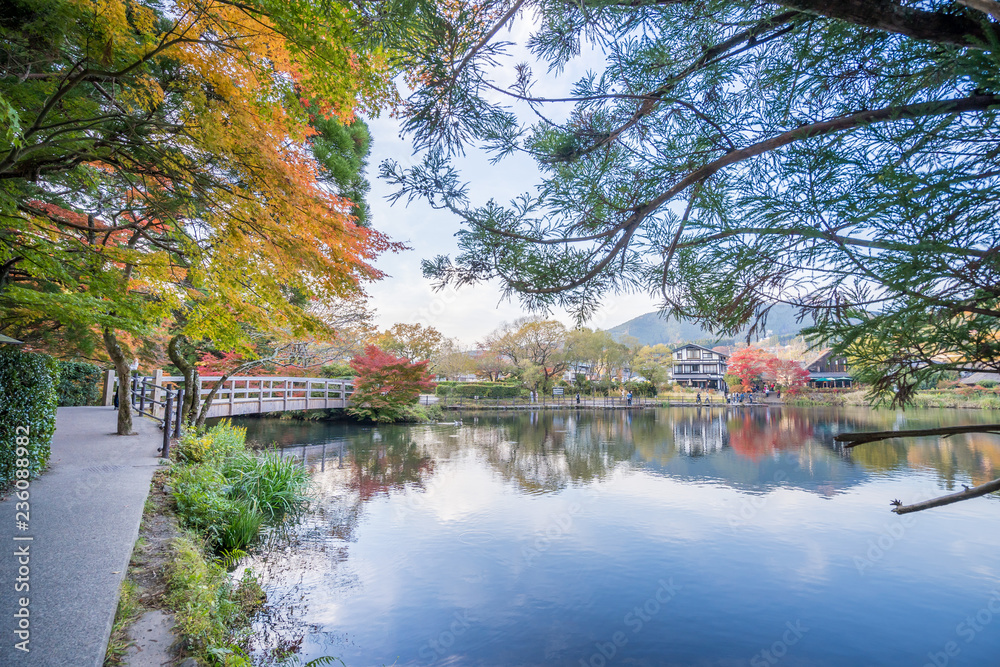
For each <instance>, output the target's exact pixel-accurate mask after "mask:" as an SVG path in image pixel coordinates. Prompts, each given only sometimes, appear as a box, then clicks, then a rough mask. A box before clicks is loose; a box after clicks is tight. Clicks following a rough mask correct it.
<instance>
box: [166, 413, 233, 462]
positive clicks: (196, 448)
mask: <svg viewBox="0 0 1000 667" xmlns="http://www.w3.org/2000/svg"><path fill="white" fill-rule="evenodd" d="M246 437H247V430H246V428H244V427H242V426H233V425H232V423H231V422H230V421H229V420H228V419H223V420H222V421H220V422H219V423H218V424H216V425H215V426H213V427H212V428H210V429H208V431H205V432H199V431H187V432H185V433H184V435H183V436H182V437H181V439H180V442H178V443H177V445H176V446H175V447H174V449H173V450H172V451H173V453H174V456H175V457H176V458H177V460H178V461H182V462H187V463H201V462H203V461H207V460H210V459H224V458H226V457H227V456H230V455H231V454H234V453H237V452H242V451H244V450H245V449H246V445H245V443H246Z"/></svg>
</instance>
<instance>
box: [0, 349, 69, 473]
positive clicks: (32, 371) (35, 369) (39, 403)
mask: <svg viewBox="0 0 1000 667" xmlns="http://www.w3.org/2000/svg"><path fill="white" fill-rule="evenodd" d="M58 381H59V367H58V365H57V364H56V361H55V360H54V359H53V358H52V357H50V356H48V355H44V354H31V353H25V352H21V351H19V350H17V349H16V348H13V347H11V346H10V345H0V488H2V487H4V486H7V485H8V484H10V483H11V482H13V481H14V480H15V479H16V478H17V477H18V475H22V476H26V477H36V476H38V474H39V473H40V472H41V471H42V469H43V468H45V466H46V465H47V464H48V461H49V452H50V447H51V444H52V434H53V433H55V430H56V403H57V394H56V386H57V383H58ZM25 463H26V464H27V465H18V464H25ZM19 470H26V471H27V472H24V473H19V472H18V471H19ZM22 478H24V477H22Z"/></svg>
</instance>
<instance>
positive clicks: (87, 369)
mask: <svg viewBox="0 0 1000 667" xmlns="http://www.w3.org/2000/svg"><path fill="white" fill-rule="evenodd" d="M103 375H104V371H102V370H101V368H100V366H96V365H94V364H88V363H84V362H80V361H60V362H59V387H58V390H57V391H58V393H59V407H63V406H66V405H97V404H98V403H99V402H100V399H101V390H100V387H99V384H100V382H101V377H102V376H103Z"/></svg>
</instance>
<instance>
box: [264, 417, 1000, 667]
mask: <svg viewBox="0 0 1000 667" xmlns="http://www.w3.org/2000/svg"><path fill="white" fill-rule="evenodd" d="M996 419H997V416H996V415H988V414H983V413H975V412H958V411H914V412H907V413H905V414H901V413H897V412H892V411H870V410H860V409H831V410H795V409H778V408H766V407H753V408H748V407H743V408H739V407H736V408H732V407H730V408H727V407H723V406H715V407H712V408H701V409H695V408H690V409H675V410H655V411H654V410H648V411H643V412H637V413H625V412H615V411H607V412H586V411H583V412H575V411H566V412H561V413H553V412H548V413H528V412H519V413H479V414H467V415H463V423H462V424H461V425H457V424H441V425H420V426H378V427H364V428H362V427H357V426H352V425H346V424H317V423H305V424H302V423H296V422H288V421H278V420H262V419H258V420H246V422H244V423H245V424H246V425H247V426H248V427H249V433H250V437H251V438H252V439H255V440H258V441H261V442H265V443H266V442H279V443H282V444H284V445H286V447H285V449H284V450H283V451H284V452H285V455H287V456H294V457H297V458H300V459H301V460H302V461H303V464H304V465H306V466H307V467H309V469H310V470H311V471H312V472H313V478H314V481H315V502H314V505H313V509H312V511H311V513H310V514H309V516H307V517H306V518H305V520H304V521H303V522H302V524H301V525H300V526H297V527H296V529H295V534H294V541H293V543H292V545H291V546H289V547H287V548H282V549H281V550H280V551H277V552H273V553H269V554H267V555H265V556H262V557H260V558H258V559H257V560H256V561H255V562H254V566H255V567H258V568H262V569H264V570H265V571H266V573H267V576H268V581H269V584H268V590H269V594H270V595H271V597H272V599H277V600H284V601H286V602H287V603H288V605H287V606H286V607H284V609H285V611H284V612H281V613H279V614H278V616H277V617H276V618H272V619H271V621H270V622H268V623H264V624H259V627H258V628H257V629H258V632H257V633H256V635H255V642H256V646H257V648H258V650H259V654H258V658H260V656H262V655H263V654H264V653H265V652H266V651H268V650H275V649H276V648H280V647H288V646H301V649H302V657H303V658H305V659H310V658H315V657H319V656H322V655H335V656H340V657H343V658H344V659H345V661H346V662H347V664H348V665H350V666H351V667H358V666H360V665H381V664H398V665H436V664H441V665H444V664H449V665H452V664H453V665H467V664H468V665H496V666H500V665H542V664H545V665H567V666H570V665H571V666H573V667H577V666H578V665H580V664H581V661H583V664H591V663H590V662H589V661H590V660H591V658H592V657H593V656H595V655H597V656H601V655H602V654H601V652H600V648H599V647H600V646H604V647H607V642H608V641H609V640H611V639H612V637H613V636H614V633H615V632H617V631H622V632H626V633H627V638H628V640H629V641H628V643H627V644H623V645H622V646H619V647H617V648H616V651H617V653H616V657H615V658H614V661H613V662H615V663H618V664H630V665H648V666H652V665H663V664H670V665H674V664H677V665H689V664H690V665H694V664H699V665H752V664H754V663H753V662H752V660H753V658H754V657H755V656H759V655H760V651H761V650H762V649H766V648H767V647H768V646H770V645H771V644H772V643H773V642H774V641H775V640H776V638H780V637H781V632H782V628H785V627H786V623H793V624H795V623H798V622H801V623H802V626H803V627H808V628H810V630H809V631H808V633H806V634H805V635H803V637H802V641H801V642H799V643H797V644H796V645H795V647H794V649H793V650H792V649H790V650H789V657H788V659H787V664H789V665H791V664H795V665H843V664H889V665H894V664H924V662H926V656H927V655H928V654H929V653H934V652H935V651H939V650H940V647H941V646H943V645H944V643H945V642H946V641H948V640H950V639H953V638H954V637H953V635H954V629H955V626H956V623H958V622H959V621H961V620H962V619H963V618H964V617H965V615H967V614H968V613H970V612H975V611H976V610H977V609H978V608H979V607H981V606H982V604H984V603H983V601H982V600H980V598H982V599H983V600H986V599H987V598H988V595H986V594H987V593H988V592H989V591H991V590H992V589H993V588H1000V566H998V564H997V561H996V559H995V554H996V553H997V552H998V550H1000V535H998V534H997V533H996V531H989V530H986V531H984V530H983V527H984V526H990V525H993V522H995V520H996V519H997V518H998V517H1000V502H998V501H1000V498H997V497H990V498H986V499H981V500H979V501H972V502H970V503H962V504H959V505H956V506H952V507H949V508H941V510H940V511H937V510H936V511H935V512H933V513H925V514H920V515H916V518H912V519H908V520H907V521H908V523H905V524H904V523H902V521H903V518H900V517H895V516H894V515H892V514H890V513H889V512H888V505H887V502H888V500H889V499H890V498H893V497H897V496H906V498H907V499H917V496H918V495H924V496H926V495H933V494H936V493H939V492H941V491H942V490H944V489H950V488H952V487H953V486H957V485H959V484H971V483H979V482H981V481H985V480H987V479H992V478H994V477H996V476H1000V465H998V464H1000V437H997V436H990V435H966V436H953V437H951V438H947V439H938V438H927V439H919V440H918V439H911V440H889V441H884V442H880V443H872V444H869V445H863V446H861V447H858V448H856V449H854V450H845V449H843V448H842V447H840V446H839V445H837V444H836V443H835V441H834V439H833V438H834V436H835V435H836V434H837V433H839V432H842V431H850V430H887V429H892V428H920V427H922V426H930V425H948V424H954V423H968V422H970V421H981V422H982V423H989V422H991V421H995V420H996ZM859 563H861V564H862V565H861V566H859ZM671 578H672V579H673V580H674V581H675V583H677V584H678V585H679V586H682V588H680V589H679V592H678V593H677V595H676V598H672V599H671V600H670V602H669V604H666V603H665V604H663V606H662V609H661V608H658V611H657V612H656V614H654V615H652V616H651V617H650V620H649V621H644V622H643V625H642V628H643V630H642V631H641V632H636V633H633V632H632V626H631V625H630V624H629V622H628V621H627V620H626V619H627V618H628V614H629V613H630V612H631V611H632V610H633V608H634V607H635V606H636V605H642V604H644V603H645V602H646V601H648V600H649V599H650V598H651V597H652V598H654V599H655V594H656V591H657V590H658V587H659V586H660V585H661V584H659V583H658V582H659V581H660V580H670V579H671ZM970 605H971V606H970ZM282 614H283V615H282ZM890 617H891V618H892V619H894V620H893V621H892V622H891V623H890V624H886V622H885V619H886V618H890ZM997 622H1000V617H998V619H997V620H995V621H994V623H997ZM456 624H457V625H456ZM459 630H460V631H461V632H459ZM612 643H613V640H612ZM998 651H1000V633H981V634H980V635H979V636H978V637H977V639H976V642H975V643H973V644H970V645H968V646H964V645H963V652H962V655H961V656H960V657H959V658H958V659H955V660H953V661H952V662H951V663H949V664H951V665H979V664H989V661H990V660H991V659H992V657H995V655H996V654H997V653H998ZM598 662H599V661H598ZM606 662H607V663H608V664H609V665H610V664H611V663H612V661H611V660H610V659H606Z"/></svg>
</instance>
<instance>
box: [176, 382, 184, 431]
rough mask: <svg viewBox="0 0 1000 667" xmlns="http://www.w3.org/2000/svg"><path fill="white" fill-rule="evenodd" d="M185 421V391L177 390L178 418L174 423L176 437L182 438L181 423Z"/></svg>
mask: <svg viewBox="0 0 1000 667" xmlns="http://www.w3.org/2000/svg"><path fill="white" fill-rule="evenodd" d="M183 421H184V390H183V389H178V390H177V416H176V421H175V422H174V437H175V438H179V437H181V423H182V422H183Z"/></svg>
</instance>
